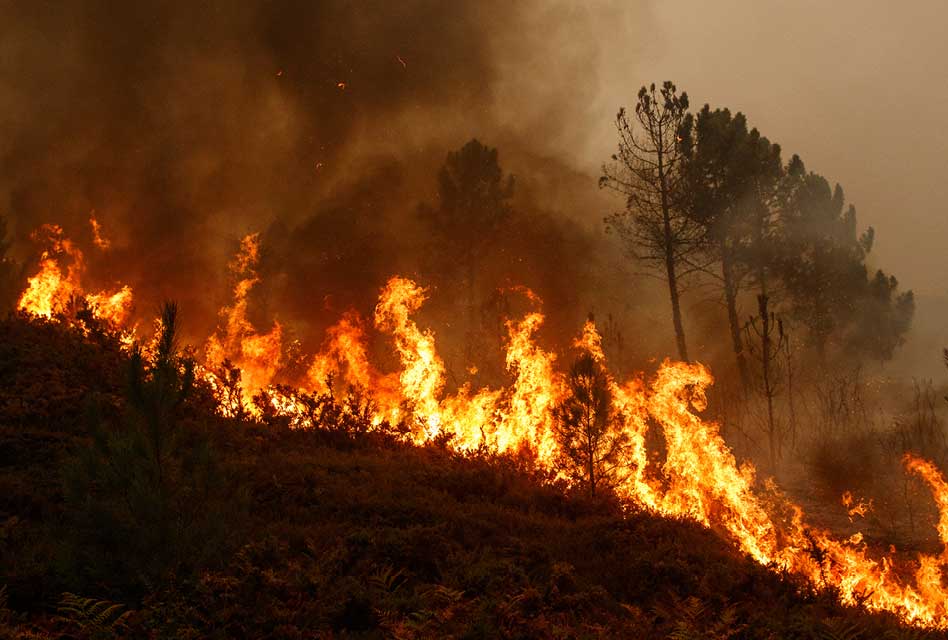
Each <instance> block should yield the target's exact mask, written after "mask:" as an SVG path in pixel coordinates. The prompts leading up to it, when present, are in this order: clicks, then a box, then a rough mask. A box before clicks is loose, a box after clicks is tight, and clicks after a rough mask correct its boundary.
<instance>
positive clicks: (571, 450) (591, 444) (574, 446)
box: [554, 352, 628, 496]
mask: <svg viewBox="0 0 948 640" xmlns="http://www.w3.org/2000/svg"><path fill="white" fill-rule="evenodd" d="M567 385H568V387H569V394H568V395H567V397H566V399H565V400H564V401H563V402H562V403H561V404H560V405H558V406H557V407H556V408H555V409H554V433H555V436H556V440H557V443H558V444H559V447H560V454H561V455H560V458H561V459H560V467H561V468H562V469H563V470H565V471H566V473H567V474H568V475H569V476H570V477H571V478H572V479H573V480H574V481H576V482H579V483H582V484H583V485H585V486H586V487H587V488H588V489H589V495H590V496H595V495H596V490H597V489H598V488H600V487H603V486H611V485H612V483H613V482H614V481H615V480H616V472H617V470H618V468H619V466H620V461H621V454H622V451H623V448H624V447H625V446H626V444H627V440H628V437H627V436H626V435H625V434H624V433H623V431H622V430H621V429H620V428H619V423H618V421H617V416H616V414H615V410H614V409H613V404H612V393H611V391H610V389H609V378H608V376H607V374H606V372H605V370H604V369H603V366H602V363H600V362H599V361H597V360H596V359H595V358H594V357H593V355H592V354H590V353H589V352H583V353H582V354H580V355H579V357H577V359H576V361H575V362H574V363H573V366H572V367H571V368H570V372H569V375H568V376H567Z"/></svg>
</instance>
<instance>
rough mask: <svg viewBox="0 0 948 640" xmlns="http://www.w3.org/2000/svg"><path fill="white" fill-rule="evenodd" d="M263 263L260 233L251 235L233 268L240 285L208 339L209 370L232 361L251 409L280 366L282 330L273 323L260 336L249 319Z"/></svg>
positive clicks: (245, 240)
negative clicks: (258, 266)
mask: <svg viewBox="0 0 948 640" xmlns="http://www.w3.org/2000/svg"><path fill="white" fill-rule="evenodd" d="M259 260H260V234H257V233H252V234H249V235H247V236H245V237H244V238H243V240H241V242H240V251H239V252H238V253H237V256H236V258H235V259H234V261H233V262H232V263H231V265H230V269H231V273H232V274H233V275H234V277H235V278H236V280H237V282H236V284H235V285H234V299H233V303H232V305H231V306H229V307H224V308H223V309H221V313H220V315H221V319H222V323H221V325H220V326H219V327H218V329H217V331H216V332H215V333H214V334H213V335H211V337H210V338H208V341H207V347H206V359H207V364H208V367H210V368H211V369H217V368H219V367H220V366H222V365H223V363H224V361H225V360H229V361H230V362H231V363H232V364H233V365H234V366H236V367H238V368H239V369H240V371H241V390H242V394H243V401H244V403H245V404H246V405H247V406H248V407H252V406H253V405H252V401H253V397H254V395H256V393H257V392H258V391H260V390H261V389H263V388H265V387H266V386H267V385H269V384H270V383H271V382H272V381H273V378H274V376H275V375H276V372H277V370H278V369H279V367H280V363H281V357H282V338H283V328H282V327H281V326H280V323H278V322H274V323H273V328H272V329H270V331H269V332H268V333H258V332H257V330H256V329H255V328H254V326H253V324H252V323H251V322H250V320H249V319H248V318H247V307H248V296H249V295H250V291H251V290H252V289H253V287H254V286H255V285H256V284H257V283H258V282H260V278H259V276H258V275H257V264H258V262H259Z"/></svg>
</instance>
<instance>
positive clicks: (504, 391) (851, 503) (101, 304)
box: [20, 226, 948, 628]
mask: <svg viewBox="0 0 948 640" xmlns="http://www.w3.org/2000/svg"><path fill="white" fill-rule="evenodd" d="M41 231H42V234H44V236H45V237H46V238H47V240H48V244H49V248H48V249H47V250H46V251H44V252H43V254H42V256H41V260H40V270H39V272H38V273H37V274H36V275H35V276H34V277H33V278H31V279H30V281H29V286H28V288H27V290H26V291H25V292H24V294H23V296H22V298H21V300H20V308H21V309H27V310H30V311H31V312H32V313H36V314H37V315H45V316H46V317H50V316H51V315H52V314H53V313H54V312H55V310H56V309H57V308H58V307H59V306H60V305H62V304H64V302H65V300H66V299H67V298H68V297H69V296H71V295H74V294H76V293H78V292H79V273H80V271H81V265H82V255H81V253H80V252H78V250H77V249H76V248H75V247H73V246H72V245H71V243H69V241H68V240H65V239H63V237H62V232H61V230H60V229H59V228H58V227H54V226H46V227H43V228H42V229H41ZM259 257H260V239H259V236H258V235H256V234H252V235H248V236H247V237H245V238H244V239H243V241H242V242H241V246H240V250H239V252H238V254H237V256H236V258H235V259H234V261H233V262H232V263H231V265H230V269H231V272H232V274H233V276H234V279H235V285H234V289H233V300H232V302H231V303H230V304H229V305H228V306H225V307H224V308H223V309H222V310H221V314H220V323H219V326H218V328H217V330H216V331H215V333H214V334H213V335H212V336H211V337H210V338H209V339H208V341H207V345H206V363H205V365H206V366H205V369H204V375H205V378H206V379H207V380H208V382H209V383H210V384H211V385H212V386H213V387H214V388H215V389H218V390H220V389H223V388H224V387H226V386H227V383H228V380H227V379H225V378H224V377H222V376H226V375H227V374H226V372H224V373H222V370H223V369H225V368H226V367H224V365H225V363H228V362H229V363H231V364H232V365H233V366H234V367H236V368H239V369H240V372H241V378H240V389H241V398H240V400H241V401H242V402H243V403H244V405H245V406H246V407H248V409H249V410H250V411H256V410H258V409H255V408H254V405H253V402H252V401H253V399H254V398H255V397H260V394H261V392H263V395H265V396H266V397H267V398H268V402H269V409H270V410H272V411H273V412H275V413H276V414H277V415H281V416H286V417H287V418H288V422H289V424H290V425H291V426H293V427H299V428H306V427H309V426H312V421H311V420H310V418H309V416H310V415H311V414H308V413H307V411H308V410H309V409H308V407H307V402H306V401H305V398H306V395H305V394H306V393H310V392H315V393H320V394H326V393H332V392H333V387H334V386H335V385H336V383H337V382H338V383H344V384H346V385H348V386H352V387H358V388H361V389H363V390H365V391H366V392H367V394H368V395H369V396H371V398H372V399H373V401H374V404H373V405H372V407H374V408H373V409H372V411H374V414H373V415H372V423H373V424H375V425H379V424H381V423H382V422H383V421H388V422H390V423H400V424H403V425H407V426H408V433H407V437H408V438H409V439H410V440H411V441H412V442H414V443H417V444H423V443H426V442H429V441H431V440H434V439H439V440H443V441H445V442H447V443H448V444H449V446H453V447H455V448H457V449H459V450H472V449H479V448H487V449H488V450H493V451H497V452H508V451H518V450H522V449H529V450H531V451H532V452H533V454H534V455H535V457H536V460H537V462H538V464H540V465H542V466H544V467H547V468H549V469H553V468H554V465H555V460H556V458H557V453H558V451H557V443H556V440H555V438H554V435H553V433H554V430H553V426H554V424H553V420H554V418H553V415H554V412H553V409H554V407H556V406H557V404H558V403H560V402H561V401H562V400H563V398H564V394H565V393H566V385H565V384H564V380H563V376H562V374H561V373H559V372H558V371H557V369H556V356H555V354H553V353H551V352H549V351H546V350H544V349H543V348H541V347H540V346H538V345H537V343H536V336H537V333H538V332H539V331H540V329H541V327H542V325H543V321H544V316H543V314H542V313H541V312H540V311H539V310H533V311H530V312H528V313H526V314H525V315H524V316H523V317H522V318H519V319H509V320H507V322H506V330H507V336H506V341H505V350H506V354H505V363H506V367H507V373H508V377H509V381H510V383H509V385H508V386H506V387H503V388H499V389H491V388H486V387H485V388H481V389H476V390H475V389H473V388H472V387H471V386H470V384H465V385H462V386H461V387H460V388H459V389H458V390H457V391H456V392H455V393H454V394H453V395H447V394H446V393H445V389H446V384H445V379H446V369H445V364H444V361H443V360H442V359H441V357H440V356H439V355H438V351H437V348H436V335H435V333H434V331H432V330H431V329H428V328H423V327H420V326H419V325H418V323H417V322H416V321H415V319H414V317H413V316H414V314H415V313H416V312H417V311H418V310H419V309H420V308H421V307H422V305H423V304H424V302H425V300H426V298H427V295H428V291H427V290H426V289H425V288H424V287H422V286H419V285H418V284H417V283H415V282H413V281H412V280H409V279H407V278H403V277H393V278H391V279H390V280H389V281H388V282H387V283H386V284H385V286H384V287H383V288H382V289H381V292H380V295H379V301H378V304H377V306H376V307H375V310H374V315H373V318H372V324H373V326H374V329H376V330H377V331H379V332H382V333H384V334H387V335H389V336H390V337H391V339H392V344H393V348H394V352H395V354H396V355H397V357H398V361H399V367H398V370H397V371H393V372H390V373H383V372H380V371H379V370H378V369H376V368H375V367H374V366H373V365H372V364H371V361H370V358H369V355H368V354H369V351H368V349H367V346H366V345H367V332H368V331H369V329H370V326H369V323H368V322H367V321H366V320H364V319H363V318H362V317H360V316H359V315H358V313H356V312H355V311H350V312H347V313H346V314H344V315H343V316H342V318H340V320H339V321H338V322H337V323H336V324H335V325H333V326H332V327H331V328H330V329H329V330H328V331H327V334H326V338H325V340H324V342H323V344H322V347H321V349H320V352H319V353H317V354H315V355H313V356H312V357H311V358H310V360H309V365H308V369H307V371H306V372H305V374H304V375H302V376H300V379H299V380H282V382H285V383H290V385H291V386H289V387H286V386H280V387H276V386H275V382H277V381H278V378H279V377H281V374H280V368H281V365H282V363H283V362H284V358H285V356H284V344H283V334H282V328H281V326H280V324H279V323H277V322H274V323H273V325H272V327H271V328H270V330H269V331H268V332H266V333H260V332H258V331H257V330H256V328H255V327H254V326H253V325H252V323H251V322H250V321H249V319H248V305H249V295H250V293H251V291H252V290H253V288H254V287H255V286H256V285H257V284H258V283H259V282H260V278H259V275H258V273H257V266H258V263H259ZM65 258H71V262H72V263H71V264H70V265H69V266H68V267H66V270H65V272H64V271H63V269H64V267H63V264H62V262H63V260H64V259H65ZM522 294H523V295H524V296H525V297H526V298H527V299H528V300H529V301H530V302H532V303H533V304H534V305H535V306H537V307H539V305H540V300H539V298H537V297H536V296H535V295H534V294H533V293H532V292H530V291H529V290H526V289H523V290H522ZM130 299H131V290H130V289H128V288H127V287H125V288H123V289H121V290H119V291H118V292H117V293H114V294H111V295H109V296H104V295H102V294H96V295H92V296H87V300H88V302H89V305H90V307H91V308H92V309H93V310H94V312H95V313H96V314H97V315H99V316H100V317H102V318H110V319H114V322H116V323H117V324H121V323H123V322H124V321H125V320H126V318H127V315H123V314H124V313H126V310H127V309H128V304H129V302H130ZM573 346H574V347H575V348H578V349H581V350H584V351H586V352H588V353H590V354H591V355H592V356H593V357H594V358H595V359H596V360H598V361H600V362H601V363H602V364H603V365H605V363H606V357H605V354H604V352H603V349H602V341H601V338H600V335H599V333H598V331H597V329H596V326H595V324H594V322H593V321H592V320H589V321H588V322H586V324H585V325H584V326H583V328H582V331H581V333H580V336H579V337H578V338H577V340H576V341H575V343H574V345H573ZM330 381H332V383H330ZM713 382H714V379H713V377H712V375H711V373H710V372H709V371H708V370H707V369H706V368H705V367H704V366H702V365H701V364H697V363H683V362H673V361H670V360H665V361H664V362H663V363H661V365H660V366H659V367H658V371H657V373H656V374H655V375H654V376H653V377H652V378H650V379H646V378H645V377H644V376H636V377H633V378H631V379H628V380H625V381H620V380H616V379H615V378H614V377H613V376H611V375H608V385H609V389H610V391H611V395H612V398H613V402H614V403H615V407H614V408H615V414H616V415H617V416H618V418H617V419H618V420H619V421H620V427H621V428H622V429H623V430H624V432H625V435H626V436H627V441H628V443H629V444H628V447H627V448H626V449H625V454H624V455H625V456H626V457H625V460H624V461H623V462H624V465H623V466H624V468H625V473H624V475H623V476H622V477H621V478H620V482H619V485H618V487H617V490H618V492H619V494H620V495H621V496H623V497H624V498H626V499H628V500H630V501H633V502H636V503H638V504H640V505H642V506H643V507H645V508H648V509H651V510H653V511H654V512H656V513H660V514H664V515H668V516H673V517H681V518H689V519H691V520H694V521H697V522H699V523H701V524H703V525H705V526H707V527H711V528H713V529H715V530H716V531H719V532H720V533H721V534H722V535H724V536H726V537H727V538H728V539H730V540H732V541H733V542H734V543H735V544H736V545H737V546H738V547H739V548H740V549H741V550H742V551H743V552H744V553H746V554H748V555H749V556H751V557H752V558H754V559H755V560H756V561H757V562H759V563H761V564H763V565H767V566H771V567H775V568H778V569H780V570H784V571H788V572H792V573H794V574H797V575H801V576H804V577H805V578H806V579H808V580H809V581H810V582H811V583H812V584H814V585H817V586H820V587H832V588H833V589H834V590H835V591H836V592H837V593H838V594H839V597H840V599H841V600H842V601H843V602H844V603H848V604H854V605H861V606H864V607H866V608H867V609H870V610H880V611H890V612H893V613H895V614H897V615H898V616H900V617H901V618H902V619H904V620H905V621H907V622H910V623H913V624H916V625H920V626H931V627H939V628H948V608H946V606H948V590H946V589H945V587H944V586H943V584H942V583H943V571H944V570H945V568H946V566H948V482H946V481H945V478H944V477H943V475H942V474H941V472H940V471H939V470H938V469H937V467H935V465H934V464H932V463H931V462H928V461H925V460H922V459H920V458H917V457H914V456H911V455H907V456H905V458H904V460H903V462H904V465H905V468H906V470H907V471H908V472H910V473H912V474H915V475H917V476H919V477H920V478H921V479H922V480H924V482H925V483H926V484H927V485H928V486H929V487H930V489H931V490H932V493H933V495H934V498H935V502H936V504H937V506H938V509H939V513H940V519H939V523H938V527H937V529H938V535H939V538H940V540H941V542H942V545H943V549H942V551H941V552H940V553H938V554H935V555H927V554H921V555H919V556H918V558H917V559H914V560H913V559H911V558H905V557H896V556H895V554H894V549H892V553H891V554H890V555H882V554H878V555H874V554H872V553H870V551H869V549H868V548H867V545H866V544H865V542H864V541H863V538H862V535H861V534H858V533H857V534H855V535H852V536H849V537H848V538H845V539H836V538H834V537H833V536H832V535H831V534H830V533H829V532H827V531H824V530H821V529H818V528H815V527H813V526H811V525H809V524H807V522H806V519H805V516H804V513H803V511H802V509H801V508H800V507H799V506H798V505H795V504H793V503H792V502H791V501H790V500H789V499H787V498H786V497H785V496H783V495H782V494H781V493H780V492H779V490H778V489H777V487H776V485H775V484H774V483H773V481H771V480H767V481H764V482H760V481H759V480H758V478H757V474H756V470H755V468H754V467H753V465H751V464H749V463H745V464H738V462H737V460H736V459H735V457H734V455H733V453H732V452H731V450H730V449H729V447H728V446H727V444H726V443H725V441H724V439H723V437H722V436H721V434H720V430H719V427H718V425H717V423H715V422H713V421H710V420H707V419H705V418H704V417H702V414H703V412H704V410H705V409H706V405H707V401H706V391H707V389H708V388H709V387H710V385H712V384H713ZM294 386H296V387H298V388H299V391H298V392H294V391H293V390H292V389H293V388H294ZM230 400H233V399H230ZM225 401H226V399H225ZM221 411H222V413H225V414H228V412H229V411H230V409H228V408H226V407H222V409H221ZM230 413H233V412H232V411H230ZM650 428H652V429H654V428H660V429H661V432H662V435H663V436H664V440H665V457H664V460H650V452H649V450H648V448H647V446H646V435H647V434H648V431H649V429H650ZM842 502H843V505H844V507H845V508H846V509H847V512H848V513H849V515H850V517H852V516H854V515H860V516H862V515H865V514H866V512H867V511H868V509H869V507H870V506H871V502H870V503H864V502H857V501H856V500H855V499H854V498H853V496H852V494H850V493H848V492H847V494H844V496H843V500H842ZM897 568H898V569H897ZM907 574H914V576H913V577H914V580H907V579H906V578H905V576H906V575H907Z"/></svg>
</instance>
